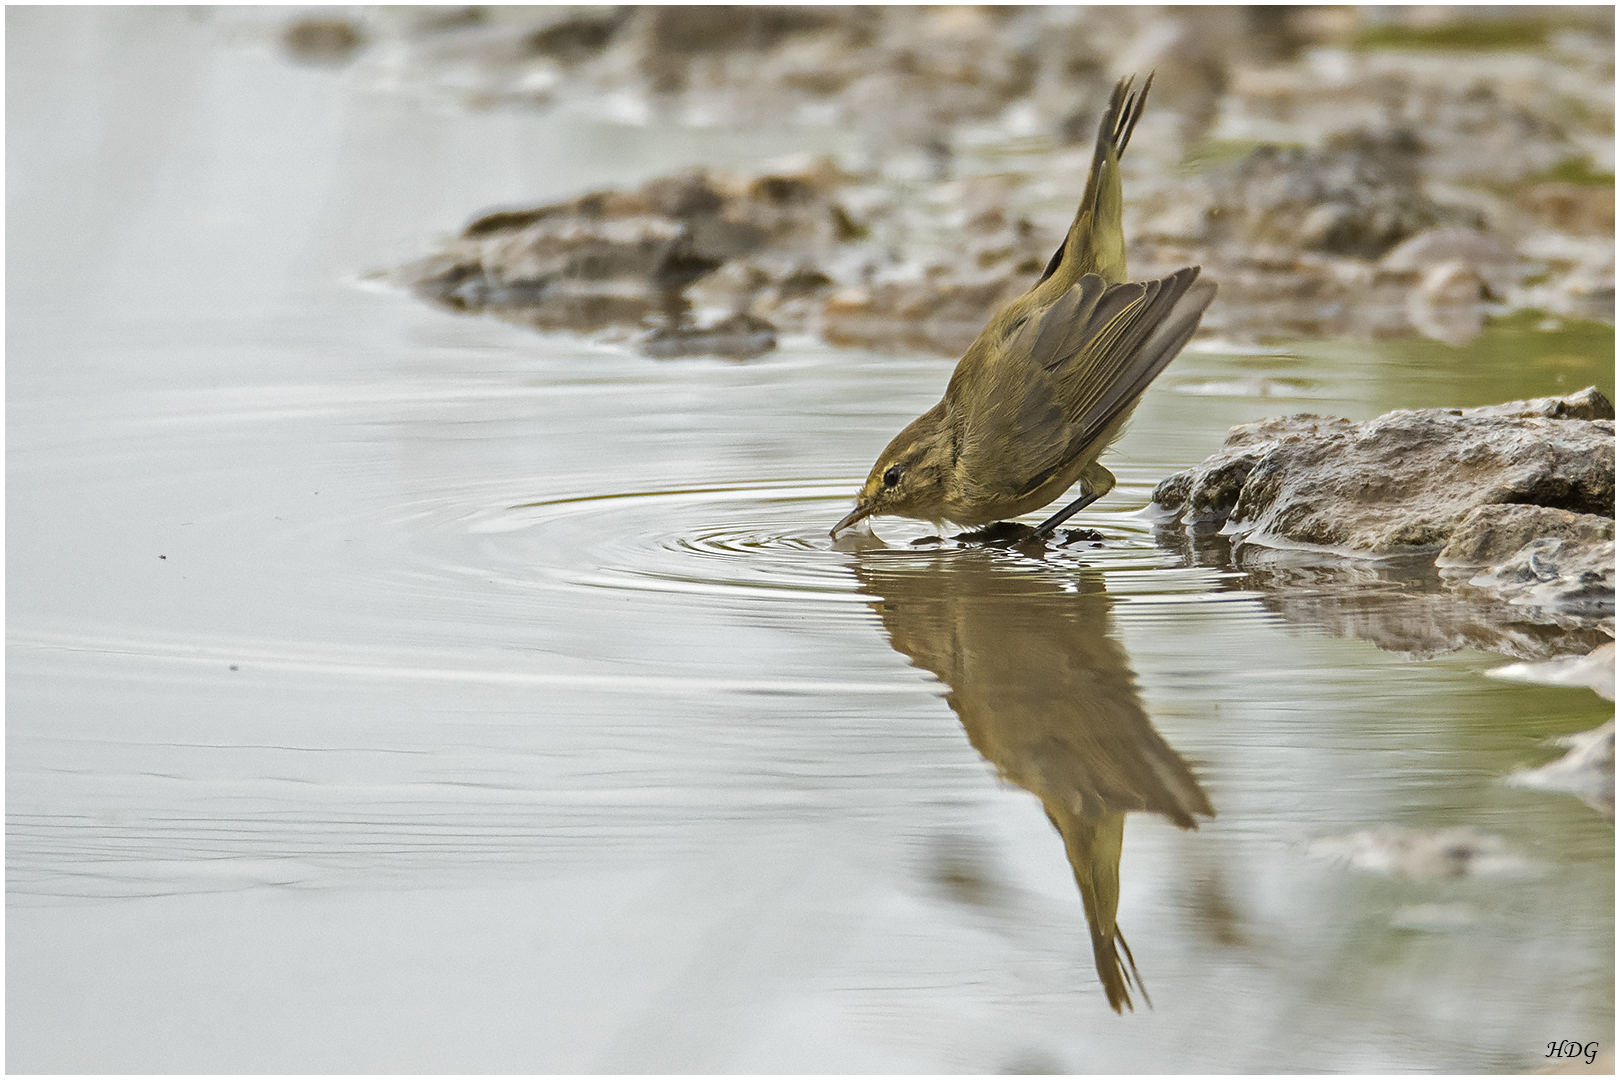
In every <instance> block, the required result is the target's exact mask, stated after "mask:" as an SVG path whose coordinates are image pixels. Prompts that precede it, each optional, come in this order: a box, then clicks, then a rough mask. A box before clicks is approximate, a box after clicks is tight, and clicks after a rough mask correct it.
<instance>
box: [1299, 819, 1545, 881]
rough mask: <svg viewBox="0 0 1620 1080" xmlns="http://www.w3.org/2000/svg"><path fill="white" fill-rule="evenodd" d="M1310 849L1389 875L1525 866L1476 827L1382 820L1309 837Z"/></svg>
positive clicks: (1461, 873) (1520, 869)
mask: <svg viewBox="0 0 1620 1080" xmlns="http://www.w3.org/2000/svg"><path fill="white" fill-rule="evenodd" d="M1309 853H1310V854H1311V855H1312V856H1313V857H1315V858H1319V859H1331V860H1334V861H1338V862H1342V863H1344V864H1345V865H1347V866H1349V867H1350V868H1351V869H1353V870H1361V871H1365V872H1367V873H1371V874H1381V875H1383V876H1385V877H1393V878H1417V879H1427V878H1465V877H1495V876H1500V875H1512V876H1517V875H1521V874H1524V873H1525V872H1526V871H1528V870H1529V869H1530V864H1529V862H1528V861H1526V860H1525V858H1524V857H1523V856H1522V855H1520V854H1518V853H1517V852H1516V851H1514V850H1513V849H1512V848H1511V847H1510V846H1508V843H1507V841H1505V840H1503V839H1502V838H1501V837H1500V836H1493V835H1491V834H1489V833H1482V832H1479V831H1478V830H1476V829H1470V828H1457V829H1403V828H1400V827H1398V826H1394V825H1386V826H1384V827H1383V828H1380V829H1370V830H1366V831H1363V832H1356V833H1351V834H1349V835H1348V836H1332V837H1324V838H1322V839H1320V840H1317V841H1314V842H1313V843H1312V844H1311V845H1310V848H1309Z"/></svg>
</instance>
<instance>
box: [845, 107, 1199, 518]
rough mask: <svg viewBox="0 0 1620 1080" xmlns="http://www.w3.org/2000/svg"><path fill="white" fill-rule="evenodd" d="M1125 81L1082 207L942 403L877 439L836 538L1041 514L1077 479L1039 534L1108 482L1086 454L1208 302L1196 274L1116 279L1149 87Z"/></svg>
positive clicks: (1109, 431) (1093, 451)
mask: <svg viewBox="0 0 1620 1080" xmlns="http://www.w3.org/2000/svg"><path fill="white" fill-rule="evenodd" d="M1132 82H1133V80H1132V79H1129V78H1127V79H1123V80H1121V81H1120V83H1119V85H1118V86H1116V87H1115V88H1114V94H1113V97H1112V99H1111V100H1110V102H1109V107H1108V111H1107V113H1105V114H1104V116H1103V120H1102V124H1101V126H1100V128H1099V130H1098V132H1097V149H1096V153H1095V155H1094V156H1093V158H1092V163H1091V173H1090V176H1089V177H1088V178H1087V180H1086V190H1085V194H1084V195H1083V196H1082V198H1081V200H1080V209H1079V211H1078V212H1077V213H1076V214H1075V218H1074V223H1073V224H1072V225H1070V226H1069V233H1068V235H1067V236H1066V237H1065V238H1064V241H1063V245H1062V247H1060V248H1059V249H1058V250H1057V252H1056V253H1055V254H1054V255H1053V256H1052V261H1051V263H1050V264H1048V266H1047V268H1046V272H1045V273H1044V274H1043V275H1042V276H1041V279H1040V280H1039V281H1038V282H1036V283H1035V286H1034V287H1033V288H1031V289H1030V290H1029V292H1027V293H1025V294H1024V295H1023V296H1021V297H1019V298H1018V299H1016V300H1014V301H1012V302H1011V303H1009V304H1007V305H1006V306H1005V307H1003V308H1002V309H1001V310H1000V311H998V312H997V313H996V314H995V316H994V317H992V318H991V320H990V322H989V324H988V325H987V326H986V327H985V328H984V330H983V331H981V332H980V334H979V337H978V340H976V341H975V342H974V343H973V345H972V346H971V347H970V348H969V349H968V351H967V353H966V355H964V356H963V357H962V359H961V361H960V362H959V363H958V364H957V365H956V371H955V373H954V374H952V376H951V381H950V384H949V385H948V386H947V387H946V389H945V397H944V400H942V401H941V402H940V403H939V404H938V405H935V406H934V407H933V408H932V409H929V410H928V411H927V412H926V413H924V414H923V415H922V416H920V417H918V418H917V419H916V420H914V421H912V423H911V424H910V425H909V426H908V427H907V428H906V429H905V430H904V431H902V432H901V433H900V434H899V435H897V436H895V438H894V440H893V441H892V442H890V443H889V445H888V447H887V448H886V449H885V450H884V451H883V453H882V454H881V455H880V456H879V457H878V460H877V463H876V464H875V465H873V466H872V471H871V474H870V475H869V476H868V477H867V480H866V483H865V484H864V485H863V486H862V487H861V490H860V494H859V495H858V496H857V499H856V506H855V509H854V511H852V512H851V513H850V514H849V515H848V516H847V517H845V518H844V519H843V520H842V521H840V522H839V523H838V524H837V525H835V526H834V527H833V534H834V535H837V533H838V532H839V530H841V529H843V528H845V527H846V526H848V525H853V524H854V523H855V522H857V521H859V520H861V519H862V518H865V517H870V516H875V515H881V514H897V515H900V516H903V517H911V518H921V519H924V520H927V521H934V522H945V521H953V522H956V523H957V524H960V525H969V526H976V525H986V524H989V523H990V522H993V521H997V520H1000V519H1002V518H1010V517H1016V516H1018V515H1019V514H1027V513H1030V512H1031V511H1034V510H1039V509H1040V508H1041V507H1043V506H1045V505H1046V504H1047V503H1050V502H1051V501H1052V500H1053V499H1056V498H1057V497H1058V496H1059V495H1062V494H1063V493H1064V492H1065V491H1067V490H1068V489H1069V488H1070V487H1072V486H1073V485H1074V483H1075V481H1077V480H1078V481H1080V482H1081V485H1082V492H1083V494H1082V497H1081V499H1080V500H1078V501H1077V502H1075V503H1073V504H1071V505H1070V506H1069V507H1068V508H1066V509H1065V510H1064V511H1063V512H1061V513H1060V514H1058V515H1055V516H1054V517H1053V518H1051V519H1049V520H1048V521H1047V522H1045V523H1043V524H1042V525H1041V527H1040V529H1038V530H1037V532H1039V533H1042V534H1044V533H1046V532H1049V531H1050V530H1051V529H1052V528H1054V527H1056V525H1057V524H1058V523H1059V522H1060V521H1062V520H1063V519H1065V518H1066V517H1067V516H1068V515H1069V514H1071V513H1073V512H1074V511H1075V510H1078V509H1080V508H1081V507H1082V506H1084V505H1086V504H1087V503H1089V502H1091V501H1093V500H1095V499H1097V498H1100V497H1101V496H1102V495H1104V494H1106V493H1107V492H1108V491H1109V490H1110V489H1111V488H1112V487H1113V486H1114V477H1113V474H1112V473H1110V472H1109V471H1108V470H1107V469H1105V468H1103V467H1102V466H1101V465H1100V464H1098V461H1097V459H1098V458H1099V457H1101V456H1102V453H1103V451H1104V450H1106V449H1107V448H1108V447H1109V446H1110V445H1111V444H1112V443H1113V442H1114V441H1115V440H1116V439H1118V438H1119V436H1120V435H1121V434H1122V433H1123V431H1124V428H1125V424H1126V422H1127V421H1128V420H1129V419H1130V414H1131V412H1132V410H1133V409H1135V407H1136V403H1137V401H1138V400H1140V399H1141V396H1142V394H1143V392H1145V391H1146V390H1147V387H1148V384H1149V383H1151V382H1152V381H1153V379H1154V378H1155V377H1156V376H1157V375H1158V374H1159V372H1161V371H1163V370H1164V368H1165V367H1166V365H1168V364H1169V363H1170V361H1171V360H1173V359H1175V356H1176V354H1177V353H1178V352H1180V351H1181V348H1182V346H1183V345H1185V344H1186V343H1187V341H1188V339H1189V338H1191V337H1192V334H1193V331H1194V330H1196V329H1197V328H1198V320H1199V319H1200V318H1201V317H1202V315H1203V312H1204V309H1205V308H1206V307H1208V306H1209V302H1210V300H1211V299H1213V298H1214V295H1215V286H1214V285H1213V284H1212V283H1210V282H1199V281H1198V268H1197V267H1187V268H1185V269H1182V270H1178V271H1176V272H1175V273H1174V274H1171V275H1170V276H1168V277H1164V278H1159V279H1157V280H1154V281H1142V282H1129V281H1127V280H1126V271H1125V229H1124V196H1123V194H1122V191H1121V187H1120V175H1119V158H1120V155H1121V154H1122V153H1124V151H1125V147H1126V145H1127V144H1128V143H1129V142H1130V138H1131V132H1132V131H1134V130H1135V128H1136V122H1137V120H1138V119H1140V118H1141V115H1142V107H1143V105H1144V104H1145V102H1146V99H1147V91H1148V88H1149V87H1150V86H1151V85H1152V83H1153V80H1152V77H1151V76H1150V77H1149V78H1148V81H1147V82H1146V83H1145V84H1144V85H1143V87H1142V89H1141V91H1140V92H1133V91H1132V89H1131V86H1132Z"/></svg>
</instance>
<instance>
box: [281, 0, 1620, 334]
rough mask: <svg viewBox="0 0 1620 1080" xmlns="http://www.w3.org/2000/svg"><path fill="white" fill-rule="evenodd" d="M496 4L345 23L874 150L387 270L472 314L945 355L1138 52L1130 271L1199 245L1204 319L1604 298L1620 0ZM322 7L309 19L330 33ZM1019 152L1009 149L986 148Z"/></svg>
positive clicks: (412, 43) (486, 221) (1418, 325)
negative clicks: (681, 259) (946, 5)
mask: <svg viewBox="0 0 1620 1080" xmlns="http://www.w3.org/2000/svg"><path fill="white" fill-rule="evenodd" d="M501 10H502V9H490V10H489V11H488V12H480V10H479V9H469V12H470V13H469V14H467V15H466V16H465V17H463V18H461V19H460V20H447V19H445V18H444V17H443V15H442V13H441V16H440V17H439V18H438V19H437V20H434V19H429V18H428V17H427V16H426V15H418V16H415V17H409V16H406V15H400V14H396V15H393V16H387V17H384V16H381V15H376V16H373V17H372V24H371V25H368V26H366V27H359V28H357V29H356V30H355V37H354V42H359V41H363V40H367V37H366V35H370V38H369V40H370V41H371V44H370V45H369V46H366V47H361V46H359V45H356V44H354V43H353V42H350V41H349V39H346V38H345V39H344V41H345V42H346V43H347V44H348V45H349V46H351V47H353V48H355V49H358V52H356V53H355V57H356V59H355V60H354V62H355V63H356V64H357V65H359V66H360V67H362V68H363V69H364V70H365V71H367V72H368V73H369V74H370V75H371V77H373V78H374V79H376V80H378V81H379V82H380V83H382V84H384V85H387V86H389V87H392V88H394V89H395V90H396V91H399V92H420V93H438V94H442V95H448V96H450V97H452V98H454V99H455V100H457V101H459V102H461V103H462V104H464V105H468V106H472V107H496V106H499V107H526V108H571V107H577V108H585V109H591V108H597V107H600V106H603V105H604V103H612V108H611V109H610V110H609V111H610V112H612V113H614V114H615V115H618V114H624V115H627V116H628V115H630V114H634V116H636V117H639V118H640V120H639V121H638V122H650V121H651V120H653V119H657V120H658V121H659V122H668V123H677V124H679V123H687V124H700V123H709V122H714V121H715V119H716V118H720V117H723V118H724V119H725V121H726V122H727V123H728V124H733V125H735V124H742V125H747V124H749V123H761V124H765V123H768V124H772V125H781V124H787V125H790V126H791V125H794V124H799V125H814V124H818V123H819V124H824V125H825V124H838V125H846V126H848V127H849V128H850V130H851V131H854V132H858V133H859V135H860V141H861V145H862V146H864V147H866V149H865V150H864V151H862V152H861V153H858V154H855V155H853V156H852V157H851V156H849V155H841V156H840V157H839V159H838V160H836V161H835V160H832V159H826V160H820V161H815V162H800V163H797V164H790V165H785V166H778V167H774V168H773V167H761V168H760V169H758V170H757V171H755V172H752V173H749V174H746V175H738V176H722V175H718V174H709V173H683V174H677V175H670V176H666V177H662V178H659V179H657V180H654V181H652V182H650V183H648V184H645V185H642V186H640V187H639V188H635V189H628V190H616V191H601V192H595V193H590V194H587V195H584V196H582V197H580V198H576V199H573V200H569V201H566V202H562V203H555V204H547V205H541V206H530V207H518V208H507V209H504V210H500V211H497V212H491V213H484V214H481V215H479V216H478V217H477V218H476V219H475V220H474V221H473V222H472V224H471V225H469V226H468V227H467V228H466V229H465V230H464V231H463V232H462V234H461V235H460V236H458V237H456V238H454V239H453V240H451V241H449V242H448V243H446V244H445V245H444V246H443V248H442V249H441V250H439V251H438V252H435V253H434V254H432V255H430V256H428V257H427V258H425V259H421V260H418V261H416V262H413V263H411V264H409V265H407V266H404V267H401V268H400V269H399V270H397V271H395V272H393V273H392V274H391V275H389V276H390V279H391V280H394V281H396V282H398V283H400V284H403V285H405V286H407V287H409V288H411V289H413V290H415V291H416V292H418V293H419V294H420V295H423V296H424V297H427V298H429V299H432V300H434V301H436V302H440V303H445V304H448V305H449V306H451V307H454V308H457V309H458V310H464V311H469V312H488V313H492V314H495V315H498V316H500V317H503V318H508V319H513V320H515V321H519V322H523V323H527V324H530V325H535V326H539V327H545V328H567V329H574V330H579V331H584V332H594V333H603V332H606V333H617V334H620V335H625V334H630V335H633V334H637V333H647V332H649V331H651V330H653V329H655V328H656V329H659V330H660V331H661V338H660V342H659V345H658V347H657V348H655V349H652V350H649V351H651V352H653V353H654V354H655V355H675V354H679V353H680V352H681V346H680V344H679V343H678V342H674V343H672V338H674V339H680V338H682V337H683V336H684V335H687V334H689V333H691V334H695V335H698V337H699V338H701V339H702V340H701V341H697V339H694V342H695V343H696V344H707V345H709V346H715V348H714V350H713V351H718V352H720V353H722V354H723V355H736V356H739V357H741V356H745V355H757V354H758V349H759V348H761V347H762V346H764V345H765V342H766V341H767V340H770V338H771V335H772V334H774V333H812V334H816V335H818V336H820V337H822V338H824V339H825V340H827V341H829V342H831V343H834V344H839V345H853V346H862V347H875V348H905V349H923V350H927V351H933V352H937V353H939V354H941V355H952V354H956V353H959V352H960V351H961V350H962V349H963V348H964V347H965V346H966V344H967V343H969V342H970V341H971V340H972V338H973V336H974V334H976V333H977V331H978V329H979V328H980V327H981V326H982V325H983V323H984V321H985V320H986V319H987V318H988V317H989V315H990V314H991V313H992V312H993V311H994V310H995V308H996V307H997V305H998V304H1000V303H1001V302H1003V301H1004V300H1005V299H1006V298H1008V297H1009V296H1014V295H1017V294H1019V293H1021V292H1022V291H1023V290H1024V289H1026V288H1027V287H1028V284H1029V282H1030V281H1031V280H1032V279H1033V278H1034V277H1035V276H1038V274H1039V272H1040V269H1041V267H1042V266H1044V265H1045V262H1046V259H1047V258H1048V257H1049V256H1050V253H1051V250H1052V249H1053V248H1054V247H1055V246H1056V243H1057V242H1058V240H1059V239H1060V238H1061V235H1062V231H1063V229H1064V227H1065V226H1066V224H1067V221H1068V218H1069V216H1070V215H1071V214H1072V212H1073V203H1074V199H1075V198H1076V197H1077V195H1078V192H1079V190H1080V188H1081V186H1082V185H1083V182H1084V173H1085V166H1086V164H1087V161H1086V155H1087V152H1086V150H1085V144H1086V143H1087V142H1089V139H1090V137H1091V134H1092V132H1091V127H1092V125H1094V123H1095V118H1096V116H1097V115H1098V114H1099V112H1100V109H1101V106H1102V102H1103V100H1104V96H1105V94H1106V91H1107V87H1108V85H1109V83H1110V82H1111V80H1112V78H1113V77H1114V75H1115V74H1116V73H1117V71H1121V70H1127V69H1128V70H1143V71H1146V70H1151V69H1157V71H1158V76H1157V80H1156V82H1155V87H1154V108H1153V110H1151V111H1150V115H1149V118H1148V123H1146V124H1144V126H1143V130H1142V131H1141V132H1139V133H1138V137H1137V139H1136V140H1135V141H1134V142H1133V144H1132V147H1131V152H1130V154H1129V155H1127V157H1126V159H1125V169H1126V185H1125V189H1126V197H1127V217H1126V235H1127V236H1128V237H1129V238H1130V239H1131V251H1130V258H1131V265H1132V273H1133V276H1137V277H1148V276H1154V275H1157V274H1162V273H1165V272H1168V271H1169V270H1172V269H1175V268H1177V267H1179V266H1184V265H1189V264H1197V265H1202V266H1203V267H1204V272H1205V274H1206V275H1207V276H1209V277H1212V278H1214V279H1215V280H1217V281H1219V282H1220V285H1221V294H1220V297H1219V299H1218V300H1217V301H1216V302H1215V304H1214V305H1213V306H1212V307H1211V309H1210V311H1209V314H1208V316H1207V317H1206V319H1205V321H1204V332H1205V333H1206V334H1215V335H1219V336H1220V337H1222V338H1225V339H1227V340H1233V341H1240V342H1241V341H1259V340H1274V339H1281V338H1287V337H1296V336H1304V337H1318V338H1320V337H1339V336H1350V337H1363V338H1385V337H1395V336H1407V335H1414V334H1416V335H1423V336H1427V337H1431V338H1435V339H1437V340H1440V341H1444V342H1447V343H1451V344H1460V343H1463V342H1466V341H1468V340H1470V339H1471V338H1472V337H1473V336H1475V335H1477V334H1478V333H1479V332H1480V331H1481V329H1482V327H1483V326H1484V325H1485V323H1486V321H1487V320H1488V319H1489V318H1491V317H1492V316H1497V315H1502V314H1506V313H1508V312H1513V311H1525V310H1530V311H1539V312H1544V313H1547V314H1549V315H1555V316H1558V317H1561V318H1571V319H1591V320H1601V321H1610V322H1612V320H1613V311H1614V259H1613V235H1614V187H1613V175H1612V173H1613V160H1614V136H1613V74H1612V73H1613V51H1614V50H1613V38H1612V10H1609V11H1608V12H1607V15H1606V16H1605V15H1604V14H1603V13H1602V12H1599V11H1597V10H1596V9H1593V10H1591V11H1582V10H1577V9H1568V10H1566V9H1547V11H1548V14H1547V15H1546V16H1544V17H1539V18H1533V19H1532V18H1528V17H1524V18H1519V19H1518V21H1512V20H1506V21H1504V19H1505V17H1495V18H1492V17H1488V16H1486V15H1482V14H1478V13H1467V12H1462V10H1461V9H1456V10H1452V9H1447V11H1448V12H1450V14H1446V15H1445V16H1444V18H1441V17H1440V16H1439V15H1436V14H1435V12H1438V11H1439V9H1435V12H1430V13H1429V14H1427V15H1425V14H1423V12H1425V11H1428V10H1429V9H1389V10H1388V11H1387V12H1385V13H1384V14H1382V15H1380V14H1378V13H1377V12H1372V11H1370V9H1369V10H1362V11H1359V12H1357V11H1348V10H1342V9H1325V8H1324V9H1037V8H1006V9H994V10H984V9H969V8H950V9H921V8H919V9H892V8H802V9H801V8H791V9H790V8H738V9H735V11H733V12H731V14H729V15H727V16H726V17H725V18H720V17H719V16H717V15H715V14H714V13H715V12H716V11H719V10H720V9H708V8H555V9H545V10H543V11H538V12H537V11H533V10H528V9H525V12H526V13H520V12H519V10H518V9H511V10H510V11H509V12H507V13H505V14H497V13H499V12H501ZM727 10H728V11H729V10H730V9H727ZM1380 10H1383V9H1380ZM1605 18H1607V19H1608V20H1610V21H1609V22H1605V21H1604V20H1605ZM1426 19H1427V20H1429V21H1428V22H1425V21H1424V20H1426ZM1436 19H1440V21H1438V22H1437V21H1435V20H1436ZM1403 20H1404V21H1403ZM1446 20H1450V21H1446ZM711 24H712V25H711ZM322 25H323V27H324V29H323V31H322V33H321V34H315V33H314V29H313V28H310V27H305V28H303V31H302V36H301V37H296V40H298V41H302V42H304V43H305V45H304V46H302V47H304V48H306V49H307V48H309V47H311V46H309V45H308V42H309V41H315V40H318V41H321V42H327V43H330V42H332V41H334V40H337V39H338V38H340V37H342V35H340V34H338V33H336V31H335V30H334V29H333V27H331V26H327V25H326V24H324V23H323V24H322ZM288 34H289V37H288V39H287V41H288V44H287V46H286V47H287V48H288V50H289V51H292V50H293V49H294V45H293V44H292V42H293V41H294V40H295V37H294V35H293V30H292V29H289V31H288ZM615 110H616V112H615ZM1009 147H1017V148H1018V152H1017V153H1016V154H1014V155H1013V157H1014V158H1017V159H1018V161H1019V168H1017V169H1012V170H1008V169H1000V170H997V169H994V168H991V169H988V170H987V169H986V168H985V167H984V166H985V165H986V164H987V158H986V153H985V151H986V150H987V149H996V148H1009ZM997 153H1001V154H1002V157H1003V158H1005V157H1006V155H1005V154H1004V153H1002V151H1001V150H997ZM994 156H995V155H990V159H993V158H994ZM1009 160H1010V159H1009ZM666 247H670V248H676V249H680V251H678V252H677V254H679V253H681V252H684V253H685V254H687V255H688V256H689V257H688V258H687V259H686V261H685V264H684V266H683V267H682V268H681V271H680V272H679V273H675V274H673V275H672V274H670V273H668V272H667V271H668V267H667V265H666V264H665V263H660V256H661V254H662V253H663V252H664V251H665V248H666ZM666 263H667V260H666ZM728 320H730V322H728ZM738 320H741V326H742V331H741V332H740V333H732V332H731V327H732V326H733V325H734V324H736V323H737V321H738ZM717 324H725V325H721V327H720V330H719V332H718V333H717V332H716V331H715V329H714V328H715V326H716V325H717ZM767 324H768V325H767ZM732 346H734V348H733V349H732V351H731V352H730V353H727V351H726V350H727V348H728V347H732Z"/></svg>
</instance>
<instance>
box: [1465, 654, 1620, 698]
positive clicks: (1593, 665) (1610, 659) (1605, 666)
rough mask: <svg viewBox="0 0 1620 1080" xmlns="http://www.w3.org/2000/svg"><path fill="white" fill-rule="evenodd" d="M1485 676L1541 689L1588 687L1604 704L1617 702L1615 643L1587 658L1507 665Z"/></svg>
mask: <svg viewBox="0 0 1620 1080" xmlns="http://www.w3.org/2000/svg"><path fill="white" fill-rule="evenodd" d="M1485 674H1487V675H1489V676H1490V677H1491V678H1493V679H1506V680H1508V681H1510V682H1527V683H1535V684H1537V685H1540V686H1585V687H1589V688H1591V690H1592V691H1593V692H1594V693H1596V694H1597V695H1598V697H1600V698H1602V699H1603V700H1605V701H1613V700H1614V642H1612V641H1611V642H1609V643H1608V644H1606V645H1599V646H1598V647H1597V648H1595V649H1593V650H1592V651H1591V652H1589V653H1587V654H1585V655H1584V656H1563V657H1560V658H1558V659H1556V660H1547V661H1544V662H1542V663H1523V664H1508V665H1506V666H1505V667H1499V668H1492V669H1491V670H1489V671H1487V672H1486V673H1485Z"/></svg>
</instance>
